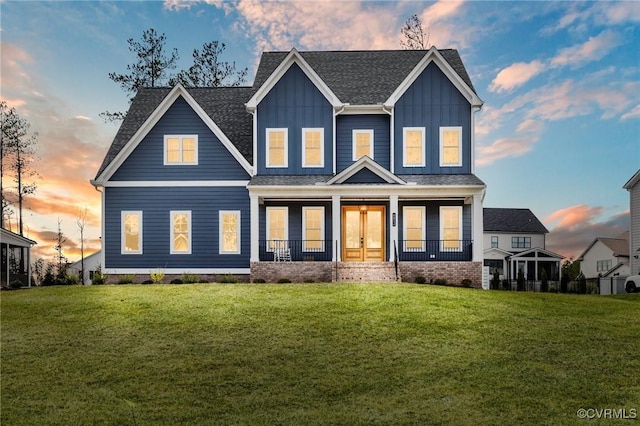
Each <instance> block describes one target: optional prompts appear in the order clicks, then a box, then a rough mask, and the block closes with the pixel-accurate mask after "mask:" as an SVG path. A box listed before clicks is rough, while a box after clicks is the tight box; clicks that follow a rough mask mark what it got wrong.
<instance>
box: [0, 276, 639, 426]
mask: <svg viewBox="0 0 640 426" xmlns="http://www.w3.org/2000/svg"><path fill="white" fill-rule="evenodd" d="M0 297H1V318H0V319H1V364H0V367H1V370H0V373H1V394H0V397H1V414H0V422H1V423H2V425H3V426H9V425H21V424H22V425H35V424H37V425H60V424H70V425H89V424H91V425H94V424H95V425H99V424H107V425H149V424H154V425H155V424H172V425H173V424H197V425H201V424H216V425H221V424H242V425H273V424H291V425H303V424H304V425H308V424H322V425H325V424H348V425H351V424H362V425H370V424H456V425H464V424H473V425H485V424H486V425H495V424H516V423H517V424H535V425H538V424H567V425H569V424H576V423H578V424H579V423H580V422H582V423H584V424H594V423H595V424H598V423H602V424H605V423H607V424H611V422H612V421H615V422H620V423H621V424H626V423H629V420H626V422H625V421H624V420H612V419H610V418H609V419H601V420H598V419H597V418H596V419H595V420H580V419H579V418H578V416H577V415H576V413H577V411H578V409H580V408H593V409H606V408H610V409H616V410H617V409H625V410H626V415H627V416H633V413H634V411H632V410H637V411H638V413H637V415H636V417H638V418H640V294H632V295H623V296H612V297H611V296H610V297H603V296H576V295H557V294H531V293H515V292H500V291H482V290H473V289H460V288H448V287H437V286H428V285H422V286H421V285H411V284H380V285H378V284H331V285H323V284H300V285H298V284H285V285H242V284H234V285H219V284H201V285H166V284H165V285H144V286H143V285H120V286H92V287H80V286H73V287H49V288H36V289H31V290H22V291H11V292H2V294H1V295H0ZM636 421H637V420H636ZM634 423H635V422H634Z"/></svg>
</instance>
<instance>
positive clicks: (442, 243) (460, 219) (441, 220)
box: [440, 206, 462, 252]
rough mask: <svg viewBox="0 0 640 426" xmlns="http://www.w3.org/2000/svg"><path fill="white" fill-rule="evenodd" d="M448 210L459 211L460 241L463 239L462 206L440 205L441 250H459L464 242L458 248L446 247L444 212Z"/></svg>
mask: <svg viewBox="0 0 640 426" xmlns="http://www.w3.org/2000/svg"><path fill="white" fill-rule="evenodd" d="M446 210H457V211H458V241H462V207H461V206H440V251H443V252H457V251H462V242H461V243H460V247H458V248H457V249H452V248H445V246H444V220H443V217H444V214H443V212H444V211H446Z"/></svg>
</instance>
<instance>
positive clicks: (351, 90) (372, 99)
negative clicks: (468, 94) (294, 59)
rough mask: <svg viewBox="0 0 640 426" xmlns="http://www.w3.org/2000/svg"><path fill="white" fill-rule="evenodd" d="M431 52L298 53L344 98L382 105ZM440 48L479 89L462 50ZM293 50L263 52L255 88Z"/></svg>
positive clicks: (450, 63) (458, 72)
mask: <svg viewBox="0 0 640 426" xmlns="http://www.w3.org/2000/svg"><path fill="white" fill-rule="evenodd" d="M434 50H435V49H434ZM296 52H297V51H296ZM428 52H429V51H428V50H372V51H369V50H367V51H363V50H360V51H309V52H297V53H298V54H299V55H300V56H301V57H302V58H303V59H304V61H305V62H306V63H307V64H309V66H310V67H311V68H312V69H313V70H314V71H315V72H316V73H317V75H318V76H319V77H320V78H321V79H322V81H323V82H324V84H326V85H327V86H328V88H329V89H330V90H331V92H332V93H334V94H335V96H336V97H337V98H338V99H340V101H341V102H343V103H346V104H351V105H382V104H383V103H384V102H386V101H387V100H388V99H389V98H390V96H391V95H392V94H393V93H394V92H395V91H396V89H397V88H398V87H399V86H400V85H401V84H402V83H403V82H404V81H405V79H406V78H407V77H408V76H409V74H410V73H411V71H413V70H414V68H415V67H416V66H417V65H418V64H419V63H420V61H422V60H423V59H424V58H425V56H426V55H427V53H428ZM437 52H438V53H439V54H440V55H441V56H442V57H443V58H444V60H445V61H446V62H447V63H448V65H449V66H451V68H452V69H453V70H454V71H455V72H456V73H457V74H458V75H459V76H460V78H461V79H462V81H464V83H465V84H466V85H467V86H468V87H469V88H470V89H471V90H472V91H473V92H474V93H475V89H474V87H473V84H472V83H471V79H470V78H469V74H468V73H467V70H466V69H465V67H464V64H463V63H462V59H461V58H460V55H459V54H458V51H457V50H455V49H440V50H437ZM289 54H290V52H264V53H263V54H262V57H261V58H260V64H259V66H258V70H257V72H256V77H255V80H254V83H253V90H254V91H258V90H259V89H260V87H262V85H263V84H264V83H265V82H267V80H268V79H269V77H270V76H271V75H272V74H273V72H274V71H276V68H278V66H280V64H281V63H282V62H283V61H284V60H285V58H287V55H289Z"/></svg>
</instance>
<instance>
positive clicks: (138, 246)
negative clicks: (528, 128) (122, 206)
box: [121, 211, 142, 254]
mask: <svg viewBox="0 0 640 426" xmlns="http://www.w3.org/2000/svg"><path fill="white" fill-rule="evenodd" d="M121 226H122V249H121V253H122V254H142V212H141V211H133V212H132V211H123V212H122V225H121Z"/></svg>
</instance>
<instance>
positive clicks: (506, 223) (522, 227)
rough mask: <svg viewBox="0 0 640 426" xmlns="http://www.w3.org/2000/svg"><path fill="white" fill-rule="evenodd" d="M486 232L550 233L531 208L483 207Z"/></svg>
mask: <svg viewBox="0 0 640 426" xmlns="http://www.w3.org/2000/svg"><path fill="white" fill-rule="evenodd" d="M483 223H484V231H485V232H511V233H526V234H548V233H549V231H548V230H547V228H546V227H545V226H544V225H543V224H542V222H540V220H538V218H537V217H536V215H534V214H533V212H531V210H529V209H508V208H504V209H503V208H485V209H483Z"/></svg>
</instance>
